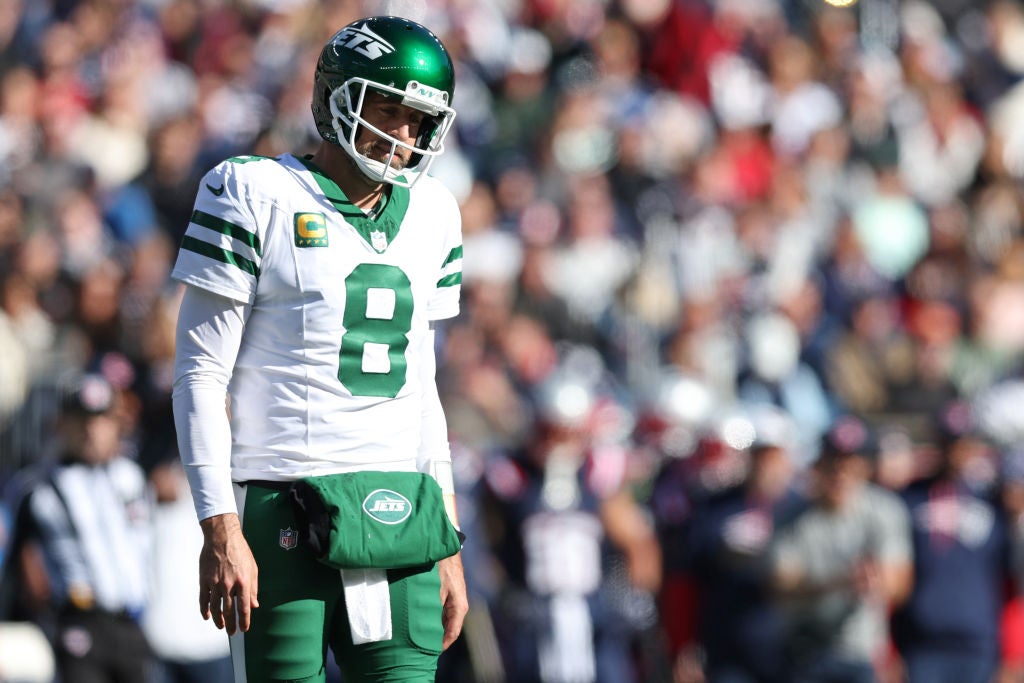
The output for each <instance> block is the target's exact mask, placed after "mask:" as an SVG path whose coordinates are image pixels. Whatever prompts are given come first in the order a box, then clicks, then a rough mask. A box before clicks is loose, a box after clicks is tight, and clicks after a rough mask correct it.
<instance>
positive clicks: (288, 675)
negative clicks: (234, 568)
mask: <svg viewBox="0 0 1024 683" xmlns="http://www.w3.org/2000/svg"><path fill="white" fill-rule="evenodd" d="M245 488H246V490H245V500H244V504H243V505H240V506H239V510H240V511H241V515H242V530H243V532H244V534H245V538H246V540H248V542H249V547H250V548H251V549H252V552H253V555H254V557H255V558H256V564H257V566H258V567H259V596H258V597H259V602H260V606H259V607H258V608H257V609H255V610H253V614H252V621H251V625H250V628H249V630H248V631H247V632H245V633H242V632H240V631H239V632H236V634H235V636H233V637H232V638H231V656H232V659H233V661H234V666H235V681H236V683H256V682H262V681H301V682H303V683H305V682H307V681H309V682H311V683H316V682H320V681H324V680H325V678H326V658H327V648H328V647H330V648H331V650H332V651H333V652H334V658H335V661H337V662H338V665H339V666H340V667H341V671H342V674H343V676H344V679H345V683H364V682H366V683H369V682H370V681H374V682H381V683H398V682H403V683H433V681H434V675H435V672H436V670H437V658H438V656H439V655H440V653H441V641H442V638H443V635H444V629H443V627H442V625H441V593H440V590H441V580H440V578H439V576H438V572H437V565H436V564H435V565H428V566H424V567H416V568H411V569H397V570H396V569H392V570H388V583H389V588H390V593H391V616H392V632H393V635H392V638H391V639H390V640H386V641H378V642H373V643H363V644H360V645H353V643H352V636H351V631H350V629H349V625H348V614H347V612H346V610H345V594H344V589H343V587H342V582H341V576H340V574H339V572H338V570H336V569H332V568H330V567H328V566H327V565H324V564H321V563H320V562H318V561H317V560H316V558H315V557H314V556H313V553H312V552H311V551H310V550H309V549H308V548H306V547H305V546H303V545H300V544H296V543H295V535H294V534H293V533H292V532H293V530H295V529H296V523H295V517H294V515H293V514H292V508H291V505H290V502H289V499H288V493H287V491H282V490H276V489H272V488H265V487H263V486H258V485H253V484H249V485H247V486H246V487H245Z"/></svg>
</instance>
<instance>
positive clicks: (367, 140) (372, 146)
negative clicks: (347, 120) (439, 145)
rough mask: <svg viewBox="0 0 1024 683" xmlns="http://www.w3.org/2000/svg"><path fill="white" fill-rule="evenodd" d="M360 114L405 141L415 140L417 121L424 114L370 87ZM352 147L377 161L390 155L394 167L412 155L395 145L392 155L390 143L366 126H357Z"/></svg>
mask: <svg viewBox="0 0 1024 683" xmlns="http://www.w3.org/2000/svg"><path fill="white" fill-rule="evenodd" d="M362 114H363V118H364V119H366V121H367V122H369V123H370V124H372V125H373V126H375V127H376V128H378V129H380V130H382V131H384V132H385V133H387V134H388V135H390V136H392V137H394V138H395V139H396V140H399V141H400V142H404V143H406V144H408V145H412V144H413V143H414V142H415V141H416V135H417V133H419V130H420V124H422V123H423V119H424V118H426V114H424V113H423V112H421V111H418V110H416V109H413V108H412V107H407V106H405V105H404V104H402V103H401V102H399V101H398V99H396V98H394V97H388V96H386V95H384V94H382V93H379V92H374V91H372V90H371V91H368V92H367V93H366V99H365V101H364V102H363V112H362ZM355 147H356V151H357V152H359V153H360V154H362V155H364V156H367V157H369V158H371V159H373V160H375V161H379V162H381V163H385V162H386V161H387V160H388V157H391V166H392V167H393V168H398V169H402V168H405V167H406V166H407V165H408V163H409V160H410V158H412V151H411V150H409V149H406V148H404V147H396V148H395V153H394V155H393V156H392V154H391V143H390V142H388V141H387V140H385V139H384V138H382V137H380V136H379V135H377V134H376V133H374V132H373V131H371V130H367V129H366V128H360V130H359V136H358V137H357V138H356V145H355Z"/></svg>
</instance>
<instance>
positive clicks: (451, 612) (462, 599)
mask: <svg viewBox="0 0 1024 683" xmlns="http://www.w3.org/2000/svg"><path fill="white" fill-rule="evenodd" d="M437 569H438V573H439V574H440V575H441V623H442V624H443V625H444V640H443V642H442V644H441V647H442V649H444V650H447V649H448V648H449V647H451V644H452V643H454V642H455V641H456V639H458V637H459V634H460V633H462V622H463V621H465V619H466V612H468V611H469V598H468V597H467V595H466V577H465V576H464V575H463V573H462V556H461V554H459V553H456V554H455V555H452V556H451V557H446V558H444V559H443V560H441V561H440V562H438V563H437Z"/></svg>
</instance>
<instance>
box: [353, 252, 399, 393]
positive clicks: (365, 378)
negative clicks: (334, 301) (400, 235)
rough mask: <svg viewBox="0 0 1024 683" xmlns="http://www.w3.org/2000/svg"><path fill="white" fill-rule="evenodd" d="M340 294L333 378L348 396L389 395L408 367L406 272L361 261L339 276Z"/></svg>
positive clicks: (396, 389) (394, 391)
mask: <svg viewBox="0 0 1024 683" xmlns="http://www.w3.org/2000/svg"><path fill="white" fill-rule="evenodd" d="M345 297H346V302H345V314H344V317H343V320H342V321H343V323H344V324H345V333H344V334H343V335H342V336H341V351H340V352H339V354H338V380H339V381H340V382H341V383H342V384H343V385H344V386H345V388H346V389H348V390H349V392H350V393H351V394H352V395H353V396H383V397H387V398H394V397H395V396H397V395H398V392H399V391H401V389H402V387H403V386H405V379H406V371H407V369H408V362H407V361H406V359H405V350H406V349H407V348H408V347H409V336H408V335H409V331H410V330H411V329H412V308H413V304H412V285H411V283H410V282H409V277H408V276H407V275H406V274H405V273H404V272H402V270H401V269H400V268H397V267H395V266H389V265H385V264H380V263H362V264H360V265H358V266H356V267H355V268H354V269H353V270H352V272H351V273H350V274H349V276H348V277H347V278H345ZM385 358H386V360H385Z"/></svg>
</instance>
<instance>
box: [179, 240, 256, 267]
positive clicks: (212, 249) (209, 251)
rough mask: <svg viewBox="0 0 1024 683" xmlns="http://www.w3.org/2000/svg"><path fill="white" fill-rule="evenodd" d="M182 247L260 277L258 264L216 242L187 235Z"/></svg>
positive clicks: (182, 241)
mask: <svg viewBox="0 0 1024 683" xmlns="http://www.w3.org/2000/svg"><path fill="white" fill-rule="evenodd" d="M181 248H182V249H187V250H188V251H191V252H194V253H196V254H201V255H203V256H206V257H209V258H212V259H213V260H215V261H220V262H221V263H227V264H229V265H232V266H235V267H236V268H238V269H239V270H243V271H245V272H246V273H249V275H252V276H255V277H259V275H260V269H259V268H258V267H257V266H256V264H255V263H253V262H252V261H250V260H249V259H247V258H245V257H244V256H239V255H238V254H236V253H235V252H233V251H228V250H227V249H222V248H220V247H218V246H216V245H215V244H210V243H209V242H204V241H202V240H197V239H196V238H195V237H191V236H189V235H185V237H184V238H183V239H182V240H181Z"/></svg>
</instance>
